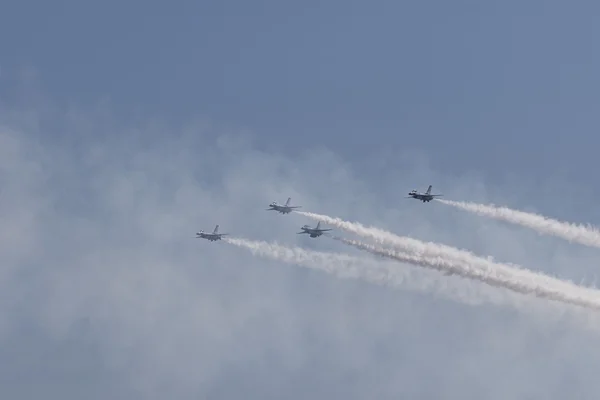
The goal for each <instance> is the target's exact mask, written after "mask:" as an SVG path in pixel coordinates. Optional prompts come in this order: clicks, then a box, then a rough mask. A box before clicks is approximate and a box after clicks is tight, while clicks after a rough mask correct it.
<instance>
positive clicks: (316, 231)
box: [297, 221, 332, 238]
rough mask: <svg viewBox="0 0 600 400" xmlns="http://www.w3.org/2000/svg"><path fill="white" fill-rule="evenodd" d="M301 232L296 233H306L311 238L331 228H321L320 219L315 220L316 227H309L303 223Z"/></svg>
mask: <svg viewBox="0 0 600 400" xmlns="http://www.w3.org/2000/svg"><path fill="white" fill-rule="evenodd" d="M300 229H302V232H298V233H297V234H298V235H301V234H303V233H306V234H308V235H310V237H311V238H316V237H319V236H321V235H322V234H323V232H327V231H331V230H332V229H321V221H319V222H317V226H316V228H311V227H310V226H308V225H304V226H303V227H302V228H300Z"/></svg>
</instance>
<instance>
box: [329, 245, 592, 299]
mask: <svg viewBox="0 0 600 400" xmlns="http://www.w3.org/2000/svg"><path fill="white" fill-rule="evenodd" d="M330 237H332V238H333V239H335V240H338V241H341V242H343V243H345V244H348V245H350V246H353V247H355V248H358V249H361V250H365V251H368V252H369V253H371V254H374V255H378V256H383V257H387V258H391V259H394V260H397V261H401V262H404V263H409V264H413V265H417V266H421V267H425V268H432V269H435V270H438V271H442V272H446V273H450V274H456V275H459V276H461V277H464V278H469V279H476V280H479V281H481V282H484V283H487V284H488V285H491V286H495V287H500V288H504V289H509V290H512V291H515V292H517V293H521V294H526V295H533V296H536V297H539V298H543V299H550V300H555V301H560V302H562V303H567V304H573V305H577V306H582V307H586V308H590V309H593V310H600V292H598V291H590V290H587V289H585V288H580V287H577V286H575V285H573V287H571V288H569V289H570V290H557V289H555V288H549V287H546V286H544V285H543V284H540V283H538V282H524V281H521V280H519V279H518V278H517V277H512V278H511V277H500V276H496V275H494V274H490V273H489V272H486V271H484V270H481V269H479V268H477V267H473V266H471V265H468V264H462V263H457V262H456V261H452V260H447V259H444V258H442V257H431V258H429V257H423V256H420V255H412V254H406V253H401V252H398V251H395V250H392V249H385V248H382V247H378V246H374V245H371V244H367V243H362V242H359V241H357V240H350V239H345V238H340V237H336V236H333V235H330Z"/></svg>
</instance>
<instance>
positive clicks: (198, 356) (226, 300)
mask: <svg viewBox="0 0 600 400" xmlns="http://www.w3.org/2000/svg"><path fill="white" fill-rule="evenodd" d="M106 110H107V109H106V108H104V107H103V108H101V109H99V110H96V111H95V112H82V111H80V110H76V109H72V110H70V111H69V113H68V115H67V116H66V117H65V116H64V113H62V115H61V113H56V112H52V113H49V114H44V115H42V116H39V115H37V114H36V113H35V110H34V112H23V111H22V110H17V111H18V112H17V111H14V110H13V111H12V112H10V113H8V112H7V113H5V114H3V115H2V117H1V118H2V120H0V125H1V126H2V128H1V130H0V156H1V157H0V185H1V189H2V192H1V195H2V197H1V198H0V217H1V222H0V238H1V239H2V240H1V241H0V254H1V255H2V261H1V266H0V279H1V280H0V289H1V293H2V294H1V296H0V298H1V299H2V302H1V303H0V304H1V305H0V311H1V313H0V334H1V335H2V336H0V349H2V351H3V352H4V353H7V352H8V351H9V350H8V346H11V348H20V349H23V351H25V350H26V349H28V348H34V349H37V350H36V351H35V354H33V355H32V356H31V358H30V359H29V361H27V362H25V363H24V364H23V365H22V366H21V367H19V368H21V369H18V368H16V367H11V365H2V361H0V365H1V368H2V369H3V370H8V371H11V372H12V373H13V375H11V376H16V375H15V374H17V372H15V371H17V370H18V371H21V372H18V374H25V376H26V379H24V380H23V383H21V384H19V383H18V382H17V383H15V382H13V381H11V382H10V384H9V383H8V382H7V385H8V386H7V387H9V389H10V390H11V391H12V393H14V394H15V397H18V395H19V394H20V393H21V394H22V393H24V389H23V388H24V386H23V385H25V383H27V384H30V385H34V387H39V388H43V387H45V386H43V385H42V384H41V383H39V382H41V381H42V380H43V377H44V376H45V374H47V373H48V371H51V368H50V367H49V365H53V364H56V363H57V362H62V363H66V364H68V365H70V366H71V367H72V368H73V369H74V370H78V369H82V370H85V367H86V366H90V365H93V368H92V369H91V370H90V371H92V372H90V373H89V375H87V376H86V379H83V380H82V379H78V380H77V382H74V381H72V380H70V379H69V377H72V376H75V375H74V373H73V372H68V371H67V372H64V373H63V375H61V376H62V378H61V379H64V381H65V383H64V387H62V388H61V387H53V389H52V391H53V392H54V393H56V395H57V396H58V395H65V394H69V393H71V391H69V390H68V389H66V387H67V386H69V385H75V384H76V385H79V386H80V387H81V388H82V390H83V391H84V392H85V391H86V390H92V389H91V388H94V387H96V386H95V385H97V383H96V380H99V379H103V380H107V381H108V382H114V383H115V385H118V387H117V386H116V387H117V389H114V393H113V394H114V396H117V397H119V396H123V397H125V396H126V395H125V394H124V393H127V396H130V395H131V391H133V393H134V395H135V394H137V395H138V396H139V397H140V398H154V397H156V398H164V397H166V396H171V397H173V396H176V397H183V398H188V397H189V398H191V397H194V396H196V398H197V397H198V396H200V397H205V398H208V397H210V396H213V397H220V398H223V397H225V398H233V397H235V398H239V397H242V396H243V397H245V398H248V397H250V398H265V397H277V398H281V397H286V398H306V397H308V396H310V397H317V398H319V397H342V396H343V397H347V398H364V397H376V398H398V397H399V396H400V397H402V395H411V394H412V395H415V396H419V397H423V396H430V397H447V398H459V397H460V398H461V399H464V398H478V399H479V398H488V399H495V398H507V397H518V398H521V397H527V396H534V395H535V396H537V397H544V398H564V393H569V391H568V390H569V388H570V390H575V389H577V390H580V391H581V392H580V393H583V394H582V396H579V397H580V398H587V397H594V396H593V395H594V394H595V393H598V389H599V387H598V384H597V383H596V380H595V379H594V375H593V374H590V373H589V372H588V371H590V370H594V368H591V369H589V368H588V367H589V365H590V364H591V363H593V360H595V359H597V358H598V351H597V350H596V348H598V346H595V345H594V341H593V336H592V337H590V332H588V331H586V330H585V329H583V328H582V326H581V325H578V324H575V323H571V322H572V321H571V319H569V318H568V317H564V318H558V319H549V320H545V319H544V317H545V315H542V314H540V316H538V318H532V317H536V315H531V314H519V313H515V312H514V310H512V309H502V308H499V307H494V306H490V305H486V304H480V305H477V306H476V307H469V306H467V305H464V304H461V303H458V302H457V303H454V302H449V301H448V300H447V299H443V298H436V297H434V296H432V295H428V294H427V293H415V292H403V291H399V290H392V289H387V288H383V287H379V286H371V285H369V284H366V283H362V282H357V281H350V280H336V279H335V278H334V277H332V276H329V275H325V274H320V273H318V272H312V271H306V270H303V269H300V268H295V267H293V266H289V265H279V264H277V263H275V262H271V261H267V260H264V259H259V258H253V257H251V255H250V254H249V253H247V252H245V251H244V250H242V249H237V248H234V247H231V246H227V245H226V244H224V243H220V242H217V243H208V242H205V241H199V240H197V239H194V238H193V236H194V233H195V232H196V231H197V230H199V229H205V230H207V229H212V228H213V227H214V225H215V224H217V223H218V224H220V225H221V230H222V231H225V232H230V233H232V234H239V235H241V236H245V237H249V238H253V239H261V240H273V239H277V240H278V241H279V242H280V243H289V244H292V245H301V246H303V247H306V248H312V249H318V250H335V251H343V252H349V253H356V252H354V251H353V250H352V249H349V248H347V247H345V246H343V245H340V244H338V243H335V242H333V241H329V240H327V238H320V239H318V240H311V239H308V238H306V237H302V236H301V235H296V234H295V232H296V231H297V229H298V227H299V226H301V225H303V224H304V223H309V221H305V220H303V219H302V218H301V217H299V216H295V215H288V216H280V215H275V214H274V213H269V212H266V211H264V208H265V207H266V205H267V204H268V203H269V202H270V201H272V200H278V201H284V200H285V199H286V198H287V197H288V196H291V197H293V199H294V202H295V203H297V204H301V205H303V206H304V209H306V210H314V211H316V212H320V213H325V214H330V215H335V216H340V217H344V218H347V219H352V220H358V221H361V222H365V223H373V224H378V225H380V226H381V227H383V228H386V229H390V230H392V231H394V232H396V233H399V234H412V235H414V236H416V237H419V238H423V239H428V240H436V241H441V242H443V243H445V244H449V245H456V246H459V247H465V248H469V249H470V250H472V251H474V252H476V253H479V254H482V255H488V254H489V255H494V256H497V257H498V258H499V259H501V260H502V261H514V262H517V263H519V264H522V265H524V266H527V267H531V268H540V269H541V268H543V269H545V270H547V271H553V272H556V273H560V274H562V275H564V276H567V277H569V278H572V279H576V280H578V277H581V273H593V271H594V268H596V267H595V264H596V260H597V258H596V256H595V255H594V254H593V253H589V252H586V251H583V250H581V249H580V248H572V247H568V246H566V245H565V246H562V245H559V246H556V245H555V243H556V242H555V241H552V240H546V239H542V238H539V237H537V236H535V235H531V233H529V232H526V231H523V230H520V229H515V228H513V227H508V226H505V225H502V224H499V223H496V222H493V221H487V220H484V219H477V218H473V217H472V216H468V215H464V214H463V213H460V212H453V211H452V210H449V209H448V208H447V207H443V206H439V207H437V206H436V205H435V204H427V205H423V204H421V203H418V202H414V201H410V200H405V199H403V197H404V196H405V192H407V191H408V190H410V189H412V188H413V186H415V185H420V186H425V185H427V184H428V183H430V182H429V181H431V183H433V184H434V187H436V188H439V190H440V191H442V192H443V193H444V194H446V195H447V196H448V197H449V198H457V199H461V198H462V196H464V194H465V193H473V195H474V196H477V197H479V198H481V199H483V200H487V199H486V197H487V196H488V193H492V192H493V193H501V189H503V190H510V189H511V188H506V187H504V188H501V187H494V186H493V185H484V184H483V183H482V182H481V181H480V180H477V179H474V178H473V177H472V176H465V177H453V176H448V175H446V174H444V173H440V172H435V171H432V170H431V169H429V168H427V167H426V166H425V165H424V164H420V163H419V161H415V159H414V158H412V159H411V158H409V157H407V156H406V155H402V154H400V155H394V154H392V155H390V157H393V159H389V160H388V161H389V164H388V162H386V159H383V158H382V159H379V160H374V162H375V161H376V162H377V163H378V165H379V166H380V167H379V171H380V172H379V174H378V175H374V176H369V177H368V179H367V178H366V177H364V176H361V177H359V176H360V175H363V171H360V170H355V169H354V168H353V162H352V160H348V159H346V160H344V159H342V158H341V157H340V156H339V155H337V154H336V153H335V151H334V149H329V150H328V149H311V150H309V151H307V152H305V153H302V154H301V155H299V156H296V157H291V156H288V155H285V154H273V153H268V152H265V151H260V150H258V148H259V146H258V145H257V144H256V143H255V142H254V141H253V140H252V138H251V137H250V136H247V135H240V134H237V133H235V132H233V133H232V132H221V130H220V129H219V128H215V127H213V126H211V125H210V124H207V123H205V122H201V123H193V124H190V125H188V126H185V127H183V128H181V129H172V128H169V127H168V126H165V124H161V123H157V122H120V121H118V120H117V119H116V118H113V117H112V116H111V115H110V112H109V111H106ZM45 112H47V109H44V113H45ZM30 118H33V119H30ZM32 121H33V122H32ZM44 121H45V122H44ZM46 123H47V124H46ZM342 139H343V138H340V140H342ZM290 143H291V144H290V146H294V145H295V144H294V141H293V140H291V141H290ZM417 160H418V159H417ZM392 164H393V165H399V164H404V166H405V169H403V170H391V169H388V168H386V166H387V165H392ZM426 180H427V181H426ZM509 195H510V196H514V192H513V193H510V194H509ZM507 196H508V195H507ZM502 200H503V199H494V201H495V202H497V203H500V202H501V201H502ZM529 200H531V199H529V198H523V199H522V201H529ZM561 201H563V199H557V203H556V205H557V206H560V204H561ZM525 205H528V204H525ZM561 246H562V247H561ZM398 267H399V268H403V267H402V266H400V265H399V266H398ZM415 276H416V277H417V278H418V277H419V275H418V273H417V274H416V275H415ZM423 276H424V275H423ZM441 282H445V281H444V280H443V279H442V280H441ZM448 282H455V283H451V284H450V289H452V288H454V287H460V285H462V287H463V288H464V289H470V290H473V291H474V292H475V294H476V295H477V293H478V292H479V294H481V293H488V294H490V293H491V295H501V292H499V291H496V292H494V291H495V289H488V288H485V287H481V286H479V285H478V284H475V283H470V282H467V283H465V282H460V281H458V280H457V279H456V278H448ZM452 285H459V286H452ZM494 293H495V294H494ZM538 304H543V303H538ZM540 307H541V306H540ZM27 329H30V330H31V331H33V332H35V336H34V338H29V337H28V336H22V332H23V330H27ZM32 343H42V344H41V345H39V346H41V349H52V348H57V347H59V346H63V345H65V344H66V345H70V346H74V347H76V348H79V347H78V346H83V345H82V343H88V344H89V346H91V348H93V349H95V350H96V351H97V353H95V355H94V356H89V355H87V354H86V355H85V356H79V357H78V356H77V354H75V355H73V358H72V359H69V360H66V359H64V356H62V355H61V354H60V353H59V354H54V355H52V357H50V358H47V357H46V354H47V353H46V352H44V351H42V350H40V348H38V347H32V346H31V344H32ZM2 347H4V348H2ZM45 357H46V358H45ZM581 365H584V367H581ZM585 365H588V367H585ZM43 366H47V367H43ZM36 367H37V368H36ZM90 368H91V367H90ZM571 371H576V372H577V374H575V375H572V376H571V375H568V376H571V378H570V379H569V380H566V379H563V378H562V377H563V376H565V374H570V372H571ZM111 374H116V375H117V376H119V378H110V377H111V376H112V375H111ZM19 376H21V375H19ZM107 376H108V377H107ZM36 382H38V383H39V385H38V386H36ZM106 390H107V391H108V392H109V394H110V390H111V389H106ZM565 390H566V391H565ZM46 392H47V391H46ZM34 393H35V392H34ZM41 393H44V391H43V390H42V389H40V392H39V393H38V395H39V394H41ZM45 394H47V393H45ZM74 397H77V396H75V395H74Z"/></svg>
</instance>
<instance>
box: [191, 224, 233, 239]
mask: <svg viewBox="0 0 600 400" xmlns="http://www.w3.org/2000/svg"><path fill="white" fill-rule="evenodd" d="M227 235H229V233H219V225H217V226H215V230H214V231H213V232H212V233H208V232H204V231H200V232H198V233H196V239H208V240H210V241H211V242H214V241H215V240H221V237H222V236H227Z"/></svg>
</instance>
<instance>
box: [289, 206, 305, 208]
mask: <svg viewBox="0 0 600 400" xmlns="http://www.w3.org/2000/svg"><path fill="white" fill-rule="evenodd" d="M288 208H302V206H288Z"/></svg>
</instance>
